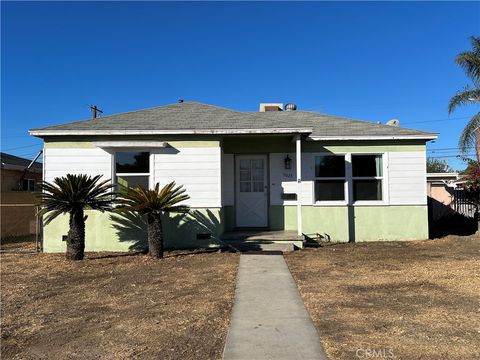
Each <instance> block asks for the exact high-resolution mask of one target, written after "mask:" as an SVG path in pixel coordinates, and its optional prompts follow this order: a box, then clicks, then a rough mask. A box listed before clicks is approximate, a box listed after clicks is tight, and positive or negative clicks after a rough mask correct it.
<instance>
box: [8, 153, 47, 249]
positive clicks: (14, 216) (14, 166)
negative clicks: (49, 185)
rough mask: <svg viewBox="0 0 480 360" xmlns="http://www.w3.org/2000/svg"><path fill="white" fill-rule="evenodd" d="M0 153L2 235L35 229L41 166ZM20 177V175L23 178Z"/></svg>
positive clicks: (28, 233)
mask: <svg viewBox="0 0 480 360" xmlns="http://www.w3.org/2000/svg"><path fill="white" fill-rule="evenodd" d="M0 156H1V207H0V209H1V210H0V211H1V238H2V239H3V238H5V237H10V236H23V235H31V234H35V232H36V226H37V224H36V217H35V205H34V204H35V196H34V194H33V191H35V190H37V188H38V187H37V183H38V182H39V181H41V180H42V171H43V170H42V169H43V166H42V164H41V163H39V162H35V163H34V164H33V165H32V166H31V168H30V169H29V170H28V171H27V172H25V175H23V174H24V171H25V169H26V168H27V167H28V165H30V163H31V160H28V159H24V158H21V157H18V156H14V155H10V154H5V153H0ZM22 176H23V177H22Z"/></svg>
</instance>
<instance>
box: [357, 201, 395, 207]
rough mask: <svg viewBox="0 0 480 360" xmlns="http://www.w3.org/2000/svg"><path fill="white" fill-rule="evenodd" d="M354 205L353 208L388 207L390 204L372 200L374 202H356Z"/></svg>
mask: <svg viewBox="0 0 480 360" xmlns="http://www.w3.org/2000/svg"><path fill="white" fill-rule="evenodd" d="M352 205H353V206H386V205H388V203H387V202H385V201H383V200H372V201H367V200H364V201H355V202H354V203H353V204H352Z"/></svg>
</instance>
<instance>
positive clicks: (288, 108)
mask: <svg viewBox="0 0 480 360" xmlns="http://www.w3.org/2000/svg"><path fill="white" fill-rule="evenodd" d="M295 110H297V104H293V103H288V104H287V105H285V111H295Z"/></svg>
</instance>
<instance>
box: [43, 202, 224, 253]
mask: <svg viewBox="0 0 480 360" xmlns="http://www.w3.org/2000/svg"><path fill="white" fill-rule="evenodd" d="M85 214H86V215H88V218H87V221H86V223H85V250H86V251H134V250H141V249H145V248H146V247H147V232H146V229H147V228H146V222H145V219H144V218H142V217H140V216H138V215H136V214H125V215H123V216H121V215H118V214H112V213H101V212H99V211H93V210H90V211H86V212H85ZM163 229H164V234H165V246H166V247H167V248H168V247H170V248H198V247H213V246H218V244H219V238H220V235H221V234H222V233H223V223H222V214H221V209H219V208H211V209H192V210H191V211H190V213H189V214H176V215H175V214H172V215H170V216H168V215H166V216H165V217H164V221H163ZM67 233H68V215H62V216H59V217H58V218H56V219H55V220H54V221H52V222H51V223H50V224H49V225H46V226H45V227H44V230H43V235H44V237H43V238H44V241H43V248H44V251H45V252H64V251H65V248H66V243H65V242H64V241H62V236H63V235H67ZM197 234H202V235H204V234H210V236H211V238H210V239H197ZM200 237H202V236H200Z"/></svg>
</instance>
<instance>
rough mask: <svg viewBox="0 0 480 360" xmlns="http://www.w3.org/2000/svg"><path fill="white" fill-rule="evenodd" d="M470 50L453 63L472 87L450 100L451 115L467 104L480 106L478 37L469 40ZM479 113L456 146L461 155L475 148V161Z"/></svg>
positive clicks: (479, 143)
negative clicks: (471, 83)
mask: <svg viewBox="0 0 480 360" xmlns="http://www.w3.org/2000/svg"><path fill="white" fill-rule="evenodd" d="M470 41H471V43H472V50H471V51H465V52H462V53H460V54H458V55H457V57H456V58H455V62H456V63H457V64H458V65H459V66H460V67H461V68H462V69H463V70H464V71H465V73H466V74H467V76H468V77H469V78H470V79H471V80H472V82H473V86H466V87H465V88H464V89H463V90H461V91H458V92H457V94H456V95H455V96H453V97H452V98H451V99H450V103H449V104H448V113H449V114H451V113H452V112H453V111H454V110H455V109H456V108H457V107H459V106H463V105H468V104H480V37H475V36H472V37H471V38H470ZM479 127H480V112H478V113H477V114H475V115H474V116H473V117H472V119H471V120H470V121H469V122H468V123H467V126H465V129H463V132H462V134H461V135H460V139H459V141H458V146H459V148H460V151H461V152H462V153H463V154H466V153H467V150H468V148H473V147H475V152H476V155H477V160H480V134H479V131H480V130H479Z"/></svg>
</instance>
